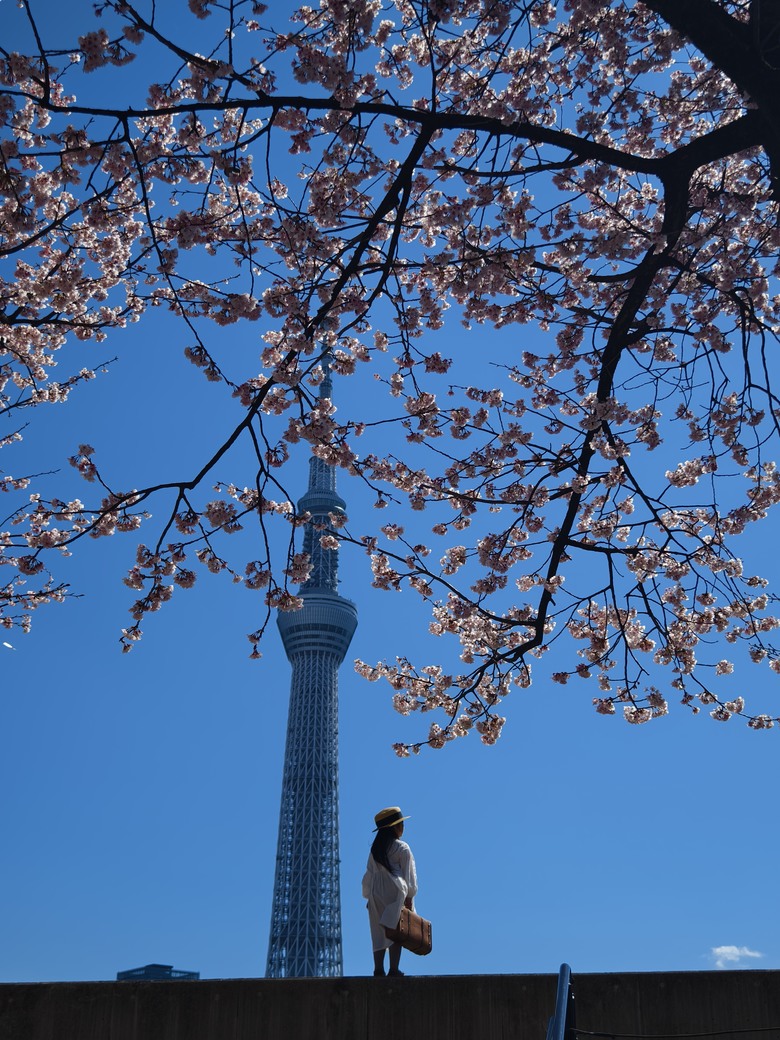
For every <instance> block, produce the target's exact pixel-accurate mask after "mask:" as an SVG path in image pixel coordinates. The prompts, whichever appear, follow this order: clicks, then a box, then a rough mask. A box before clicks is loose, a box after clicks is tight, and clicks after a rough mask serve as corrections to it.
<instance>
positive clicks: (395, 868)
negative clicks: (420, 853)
mask: <svg viewBox="0 0 780 1040" xmlns="http://www.w3.org/2000/svg"><path fill="white" fill-rule="evenodd" d="M387 858H388V860H389V862H390V867H391V871H388V870H387V869H386V868H385V867H383V866H382V865H381V864H380V863H377V862H376V860H375V859H374V857H373V856H372V855H371V854H370V853H369V856H368V866H367V867H366V873H365V874H364V876H363V897H364V898H365V899H366V900H368V902H367V906H368V923H369V925H370V927H371V942H372V944H373V948H374V949H375V950H386V949H387V948H388V947H389V946H390V945H391V943H390V940H389V939H388V938H387V936H386V935H385V926H387V927H388V928H395V927H396V925H397V924H398V918H399V917H400V916H401V909H402V907H403V905H404V902H405V901H406V899H412V900H414V897H415V896H416V895H417V869H416V867H415V865H414V856H413V855H412V850H411V849H410V848H409V846H408V845H407V844H406V842H405V841H401V840H400V839H399V838H396V840H395V841H394V842H393V844H392V845H391V846H390V847H389V848H388V850H387ZM412 906H414V903H412Z"/></svg>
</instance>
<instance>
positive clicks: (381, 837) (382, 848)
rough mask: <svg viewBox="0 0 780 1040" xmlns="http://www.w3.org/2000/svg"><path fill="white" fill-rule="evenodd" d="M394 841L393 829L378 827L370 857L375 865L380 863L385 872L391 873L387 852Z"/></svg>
mask: <svg viewBox="0 0 780 1040" xmlns="http://www.w3.org/2000/svg"><path fill="white" fill-rule="evenodd" d="M394 841H395V827H380V828H379V830H378V831H377V832H376V837H375V838H374V843H373V845H372V846H371V855H372V856H373V857H374V860H375V861H376V862H377V863H381V864H382V866H383V867H384V868H385V870H389V871H390V872H391V873H392V870H393V868H392V867H391V866H390V860H389V859H388V858H387V850H388V849H389V848H390V846H391V845H392V844H393V842H394Z"/></svg>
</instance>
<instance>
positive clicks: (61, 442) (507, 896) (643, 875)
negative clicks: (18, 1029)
mask: <svg viewBox="0 0 780 1040" xmlns="http://www.w3.org/2000/svg"><path fill="white" fill-rule="evenodd" d="M49 6H50V5H48V4H43V5H40V6H39V8H38V10H39V11H40V10H41V9H43V10H46V9H47V8H48V7H49ZM18 15H19V12H18V10H17V9H16V8H15V7H11V6H10V5H9V4H7V3H6V4H5V5H3V7H2V8H0V29H2V28H3V22H6V21H7V20H9V19H11V18H14V19H16V18H17V17H18ZM177 335H178V334H177V332H176V330H175V328H174V327H173V323H172V321H171V319H168V318H165V317H164V316H158V315H154V316H153V317H150V318H149V319H148V320H147V321H145V322H144V323H143V324H142V325H141V326H140V327H138V328H136V329H134V330H132V331H131V332H129V333H127V334H126V335H120V336H117V337H116V338H115V339H113V340H110V341H109V343H108V344H104V345H103V346H102V347H94V346H90V347H83V348H79V349H81V350H83V351H84V352H85V355H86V354H89V356H90V357H91V358H92V360H93V362H94V361H95V360H96V359H102V358H110V357H113V356H114V354H120V356H121V361H120V362H119V363H117V364H116V365H113V366H112V367H111V368H110V369H109V371H108V373H107V374H106V375H105V376H103V377H102V378H101V379H100V380H98V381H97V382H96V383H93V384H92V385H90V386H88V387H87V388H85V389H82V390H79V391H78V392H77V393H75V394H74V395H73V397H72V400H71V402H70V403H69V404H68V405H67V406H65V407H63V408H58V409H52V410H49V411H48V412H47V413H43V412H42V410H40V409H39V410H38V414H36V415H35V423H34V426H33V428H32V430H31V431H30V434H29V436H28V438H27V440H26V441H25V443H24V444H23V445H21V446H20V447H19V448H18V449H14V451H15V452H16V454H14V455H7V454H6V452H5V451H4V457H3V460H2V465H3V468H4V470H5V471H7V472H12V473H21V472H23V471H24V470H26V469H30V468H35V469H36V470H43V469H50V468H55V467H56V466H59V467H61V468H62V467H64V475H65V476H66V477H67V479H68V480H70V479H71V478H70V475H69V473H68V470H67V464H66V462H65V459H66V457H67V455H68V454H70V453H71V452H72V451H73V450H74V449H75V447H76V445H77V444H78V443H80V442H84V441H88V442H89V443H91V444H93V445H94V446H95V447H96V448H97V449H98V455H97V461H98V463H99V464H100V463H101V462H103V460H108V459H109V458H111V459H112V460H114V461H113V466H114V467H115V468H114V470H113V472H112V475H113V476H115V477H116V483H117V484H119V485H121V486H127V485H132V486H140V485H141V484H143V483H147V482H149V481H150V480H152V479H154V478H155V475H157V477H168V478H170V477H171V476H175V477H178V476H181V475H182V474H183V473H189V472H190V471H191V470H192V469H194V466H195V462H196V460H197V459H199V458H200V457H201V456H202V454H203V452H204V450H206V448H207V447H208V445H209V443H210V442H211V438H212V437H213V434H214V430H216V429H220V428H221V424H225V423H227V421H228V419H229V414H232V413H229V407H230V406H229V404H227V403H222V402H221V400H220V398H219V395H216V396H215V394H214V391H213V389H212V388H211V387H210V386H208V385H207V384H206V383H205V381H203V380H202V377H199V376H198V374H197V373H196V372H195V370H194V369H192V367H191V366H188V365H187V364H186V362H185V361H184V359H183V357H182V354H181V349H182V347H183V345H184V342H185V337H184V336H183V335H182V336H181V337H180V339H181V341H179V339H178V338H177ZM219 335H220V336H225V337H228V336H229V339H228V338H226V340H225V344H226V346H227V349H234V348H235V349H236V350H243V349H246V348H247V346H248V345H249V346H251V349H252V350H253V351H256V345H257V336H258V330H257V328H256V327H249V328H243V329H239V330H235V329H234V330H232V331H230V333H229V334H228V333H223V332H220V333H219ZM445 335H446V336H447V347H448V349H449V350H450V351H452V350H460V351H463V352H464V353H465V352H468V351H472V352H473V351H474V348H475V347H477V349H478V350H481V349H482V348H481V346H480V344H479V342H478V341H477V340H476V339H475V338H474V337H472V338H471V339H468V340H467V339H466V338H465V337H461V339H460V341H458V340H456V339H454V338H453V334H452V329H448V330H447V332H446V333H445ZM482 335H490V333H489V332H484V333H483V334H482ZM348 383H349V381H337V383H336V394H337V400H338V403H339V405H340V407H341V408H342V409H344V410H347V411H348V409H349V406H350V399H352V400H357V399H358V397H359V395H360V394H361V393H364V392H365V388H364V387H361V386H360V385H359V384H358V385H355V386H352V385H347V384H348ZM342 384H344V385H343V389H342ZM340 392H341V393H342V395H343V396H342V397H341V398H340V399H339V398H338V394H339V393H340ZM241 472H242V471H241V457H240V455H238V456H237V457H236V458H235V459H233V460H231V463H230V465H227V466H226V467H225V472H224V474H223V473H222V472H219V473H217V474H216V476H218V477H222V478H223V479H234V480H236V481H237V482H238V481H239V480H241V481H242V482H244V483H249V482H250V480H251V473H247V474H246V475H245V476H243V477H242V476H241ZM56 479H58V478H51V481H52V483H51V487H52V489H53V488H54V486H55V484H56ZM73 479H74V480H75V475H74V478H73ZM305 480H306V466H305V457H304V455H303V453H302V454H301V457H300V458H298V459H296V460H295V468H294V470H293V476H292V477H291V478H290V484H291V489H292V492H293V494H294V495H299V494H301V493H302V492H303V490H304V487H305ZM339 481H340V482H339V490H340V493H341V494H342V495H343V497H344V498H345V499H346V500H347V503H348V511H349V514H350V517H351V518H352V525H351V526H352V527H353V529H354V530H356V531H357V532H360V531H362V530H364V529H367V527H368V524H369V522H370V521H372V520H373V519H374V518H375V517H374V514H373V513H372V510H371V508H370V506H371V503H370V501H369V500H368V498H367V495H366V492H365V491H364V489H363V488H362V487H360V486H359V485H357V484H353V483H351V482H349V481H348V480H347V479H346V478H345V477H343V476H341V477H340V478H339ZM70 486H71V489H72V493H74V494H82V496H83V497H85V498H86V493H87V491H88V488H87V486H86V485H81V484H79V483H74V482H72V483H71V484H70ZM382 519H383V520H386V519H390V516H389V511H388V513H386V514H385V515H384V516H383V518H382ZM770 523H771V521H770ZM237 537H239V538H246V539H251V538H252V537H253V533H252V532H251V531H247V532H246V533H245V534H244V535H241V536H237ZM136 541H137V539H136V537H135V536H132V535H131V536H124V537H115V538H112V539H104V540H101V541H99V542H88V543H87V544H85V545H84V546H83V551H82V550H79V552H78V553H77V554H76V555H75V556H74V557H73V558H72V559H71V560H70V561H63V563H62V570H61V571H60V572H59V573H60V574H61V576H63V577H64V578H65V580H69V581H70V582H71V583H72V585H73V588H74V591H77V592H79V593H81V594H82V595H81V598H78V599H72V600H70V601H68V602H67V603H65V604H64V605H62V606H59V607H52V608H48V609H46V610H45V611H40V612H38V614H37V615H36V616H35V617H34V625H33V630H32V632H31V634H30V635H29V636H26V637H23V636H18V635H16V634H15V633H14V634H11V635H9V636H5V635H4V636H3V639H6V638H7V639H8V641H9V642H11V643H12V644H13V646H14V647H15V649H8V648H6V647H2V646H0V797H2V802H3V806H2V820H3V839H4V840H3V855H2V857H0V892H2V900H3V904H4V905H3V908H2V928H0V981H39V980H40V981H43V980H68V979H110V978H113V977H114V976H115V974H116V972H117V971H118V970H121V969H125V968H131V967H136V966H138V965H141V964H145V963H148V962H151V961H157V962H162V963H168V964H173V965H175V966H176V967H178V968H186V969H193V970H197V971H200V972H201V974H202V976H203V977H207V978H217V977H238V976H257V975H262V974H263V972H264V967H265V957H266V947H267V940H268V927H269V915H270V909H271V895H272V886H273V869H274V857H275V846H276V828H277V815H278V807H279V796H280V785H281V771H282V755H283V750H284V730H285V724H286V692H287V689H288V686H289V674H290V673H289V666H288V664H287V661H286V659H285V657H284V653H283V650H282V647H281V643H280V640H279V638H278V635H277V634H276V631H275V629H274V630H272V631H271V632H270V633H269V637H268V639H267V641H266V643H265V646H264V648H263V649H264V657H263V660H262V661H261V662H258V663H254V662H252V661H250V660H249V659H248V651H249V644H248V643H247V641H246V633H247V632H248V631H251V630H252V629H253V628H254V627H255V626H256V624H257V619H258V616H259V612H260V606H261V604H260V600H259V599H258V597H257V595H256V594H255V595H253V594H251V593H248V592H246V591H245V590H243V589H242V588H236V587H234V586H233V585H231V584H230V582H229V580H228V579H226V578H225V579H224V580H220V577H212V578H209V577H208V576H205V577H201V578H200V580H199V581H198V584H197V586H196V588H195V589H194V590H192V591H189V592H184V591H177V593H176V597H175V598H176V602H175V603H173V604H171V605H170V606H169V607H168V608H167V609H164V610H163V611H162V612H161V613H160V614H159V615H156V616H154V617H153V618H151V619H150V620H148V621H147V623H146V624H145V625H144V628H145V632H146V635H145V638H144V640H143V642H142V643H141V644H140V646H139V647H138V648H137V649H135V650H134V651H133V653H131V654H129V655H122V654H121V653H120V650H119V645H118V642H117V638H118V633H119V629H120V628H121V627H122V626H124V625H126V624H127V619H128V615H127V613H126V611H127V607H128V605H129V604H130V602H131V601H132V598H133V594H132V592H131V591H130V590H128V589H126V588H125V587H124V586H123V585H122V582H121V578H122V575H123V574H124V572H125V571H126V569H127V567H128V566H129V565H130V563H131V562H132V558H133V554H134V548H135V544H136ZM341 578H342V592H343V594H344V595H346V596H348V597H350V598H351V599H353V600H354V601H355V602H356V603H357V605H358V608H359V612H360V622H359V628H358V631H357V634H356V636H355V640H354V642H353V646H352V649H351V651H350V654H349V658H350V659H351V658H352V657H357V656H359V657H362V658H364V659H366V660H369V661H375V660H379V659H382V658H385V657H393V656H394V655H395V653H396V652H398V653H406V654H408V655H409V656H410V657H420V656H421V647H422V645H423V643H424V641H425V638H426V632H425V629H426V618H427V614H426V612H425V610H424V609H422V608H420V607H419V606H418V602H419V601H418V599H417V597H412V595H411V594H409V593H402V594H400V595H396V594H388V593H380V592H373V591H372V590H371V589H370V587H369V584H370V579H369V577H368V564H367V560H366V558H365V557H364V556H361V555H359V554H357V553H355V552H351V553H350V552H348V551H343V552H342V555H341ZM0 641H1V640H0ZM732 679H733V691H734V693H735V694H736V693H738V692H740V684H741V683H745V682H747V683H749V684H753V685H755V684H757V683H759V682H760V683H764V684H767V689H768V688H769V684H770V683H771V678H770V677H769V676H768V673H767V672H766V671H761V672H759V671H758V670H751V671H749V672H747V673H744V674H741V675H740V674H737V675H735V676H734V677H732ZM593 695H594V690H593V688H592V686H591V685H590V684H586V683H578V682H577V681H572V682H571V683H570V684H569V685H568V686H565V687H560V686H557V685H554V684H551V683H549V682H545V681H544V678H543V674H541V673H538V677H537V681H536V682H535V684H534V686H533V687H532V689H531V690H530V691H527V692H526V691H518V692H516V693H513V694H512V695H511V697H510V699H509V700H508V701H507V702H506V712H505V713H506V714H507V715H508V717H509V721H508V723H507V726H506V728H505V732H504V736H503V737H502V739H501V740H500V742H499V743H498V745H497V746H496V747H494V748H492V749H490V748H484V747H483V746H481V745H480V744H479V743H478V740H477V738H476V736H473V737H470V738H468V739H466V740H465V741H461V742H459V743H457V744H455V745H453V746H451V747H448V748H447V749H445V750H444V751H438V752H433V751H425V752H423V753H422V754H421V755H420V756H419V757H413V758H410V759H408V760H405V761H400V760H398V759H397V758H396V757H395V756H394V755H393V753H392V751H391V749H390V745H391V743H392V741H394V740H404V741H407V740H413V739H416V738H419V737H421V736H423V735H424V732H425V729H426V728H427V727H426V725H425V722H426V720H424V719H421V718H417V717H415V716H412V717H411V718H410V719H403V718H401V717H400V716H398V715H396V714H395V713H394V712H393V711H392V708H391V705H390V697H389V689H388V688H387V687H383V686H381V685H379V684H375V685H371V684H367V683H365V682H363V681H362V680H361V679H359V678H358V677H357V676H356V675H355V674H354V673H353V672H352V670H351V668H350V666H349V663H347V664H345V666H344V668H343V669H342V673H341V855H342V903H343V935H344V970H345V974H347V975H361V974H369V973H370V971H371V968H372V964H371V950H370V942H369V933H368V924H367V918H366V912H365V908H364V905H363V903H362V900H361V898H360V879H361V876H362V873H363V870H364V867H365V860H366V856H367V853H368V847H369V844H370V841H371V838H372V828H373V816H374V814H375V813H376V812H377V811H378V810H379V809H380V808H382V807H384V806H386V805H394V804H398V805H400V806H401V807H402V808H403V810H404V813H408V814H409V815H410V816H411V819H410V820H409V821H408V823H407V831H406V837H407V839H408V841H409V843H410V844H411V846H412V849H413V851H414V853H415V856H416V859H417V865H418V873H419V878H420V894H419V897H418V907H419V909H420V910H421V912H422V913H424V914H425V915H426V916H428V917H430V918H431V920H432V921H433V925H434V952H433V953H432V954H431V956H430V957H428V958H425V959H421V958H414V957H412V956H411V955H405V961H404V964H402V967H404V969H405V970H406V971H407V972H408V973H417V974H460V973H491V972H554V971H556V970H557V968H558V965H559V964H560V962H561V961H564V960H565V961H567V962H568V963H570V964H571V965H572V967H573V969H574V970H575V971H577V972H588V971H609V970H665V969H666V970H699V969H708V968H713V967H715V966H716V964H717V963H718V962H719V963H720V964H721V965H722V966H723V965H725V966H734V965H737V966H744V967H750V968H753V967H755V968H777V967H780V945H779V940H778V934H779V932H780V929H778V924H779V923H780V922H779V920H778V917H779V914H778V900H777V897H776V892H775V887H776V875H777V860H778V851H779V845H780V841H779V839H778V832H777V826H776V822H775V818H774V817H775V812H774V810H775V802H776V791H777V786H778V785H777V780H778V739H779V738H778V730H777V729H775V730H772V731H769V732H759V733H753V732H751V731H749V730H748V729H747V728H745V727H744V726H743V725H742V724H741V723H739V722H732V723H729V724H725V725H724V724H720V723H715V722H713V721H711V720H710V719H709V718H708V716H707V714H706V713H702V715H701V716H700V717H698V718H692V717H691V716H689V715H688V714H687V713H686V712H685V711H684V710H683V709H678V710H674V708H673V710H672V711H671V714H670V716H669V717H667V718H664V719H661V720H658V721H655V722H653V723H651V724H649V725H646V726H642V727H630V726H627V725H626V724H624V723H623V722H622V721H621V719H620V718H603V717H599V716H597V715H595V714H594V713H593V709H592V707H591V704H590V699H591V697H592V696H593ZM675 707H676V706H675ZM728 947H733V948H735V949H736V950H737V951H740V950H741V951H742V954H741V956H738V954H736V953H735V954H733V957H738V959H736V960H734V959H729V957H730V956H731V955H730V954H729V953H728V952H726V953H721V954H720V955H717V954H715V953H713V951H714V950H717V949H719V948H728ZM745 951H747V952H745Z"/></svg>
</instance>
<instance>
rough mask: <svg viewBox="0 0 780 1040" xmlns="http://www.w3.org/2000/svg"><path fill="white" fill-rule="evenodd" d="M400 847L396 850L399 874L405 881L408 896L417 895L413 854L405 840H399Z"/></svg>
mask: <svg viewBox="0 0 780 1040" xmlns="http://www.w3.org/2000/svg"><path fill="white" fill-rule="evenodd" d="M399 845H400V848H399V850H398V853H399V855H398V859H399V861H400V866H401V876H402V877H403V879H404V881H405V882H406V886H407V895H408V896H409V898H413V897H414V896H416V895H417V867H416V866H415V863H414V856H413V855H412V850H411V849H410V848H409V846H408V845H407V844H406V842H405V841H404V842H399Z"/></svg>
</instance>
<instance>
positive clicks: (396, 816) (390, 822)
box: [374, 805, 409, 831]
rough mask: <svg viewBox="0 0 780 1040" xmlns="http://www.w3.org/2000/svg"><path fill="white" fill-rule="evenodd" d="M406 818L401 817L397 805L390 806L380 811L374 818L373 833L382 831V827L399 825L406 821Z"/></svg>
mask: <svg viewBox="0 0 780 1040" xmlns="http://www.w3.org/2000/svg"><path fill="white" fill-rule="evenodd" d="M408 819H409V817H408V816H402V815H401V810H400V809H399V808H398V806H397V805H391V806H390V808H389V809H382V810H381V812H378V813H377V814H376V816H375V817H374V823H375V824H376V827H374V830H375V831H379V830H382V829H383V828H384V827H395V825H396V824H397V823H401V822H402V821H403V820H408Z"/></svg>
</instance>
